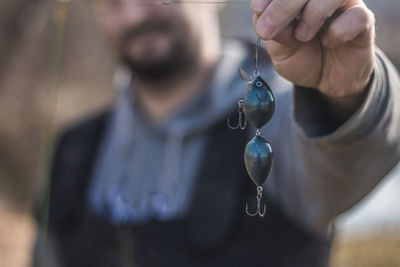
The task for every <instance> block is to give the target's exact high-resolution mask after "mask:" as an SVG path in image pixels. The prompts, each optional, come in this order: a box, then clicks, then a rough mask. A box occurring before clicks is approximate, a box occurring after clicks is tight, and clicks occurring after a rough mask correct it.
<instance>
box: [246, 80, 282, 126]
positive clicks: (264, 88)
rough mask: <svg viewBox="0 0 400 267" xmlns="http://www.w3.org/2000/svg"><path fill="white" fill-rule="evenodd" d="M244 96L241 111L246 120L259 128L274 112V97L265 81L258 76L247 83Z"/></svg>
mask: <svg viewBox="0 0 400 267" xmlns="http://www.w3.org/2000/svg"><path fill="white" fill-rule="evenodd" d="M248 87H249V90H248V91H247V92H246V94H245V96H244V105H243V112H244V115H245V116H246V119H247V121H248V122H250V123H251V124H252V125H253V126H254V127H256V128H257V129H260V128H261V127H262V126H264V125H265V124H266V123H267V122H269V121H270V120H271V118H272V115H274V112H275V99H274V96H273V94H272V91H271V89H270V88H269V86H268V85H267V83H266V82H265V81H264V80H263V79H262V78H261V77H260V76H257V77H255V79H254V81H253V82H252V83H251V84H249V85H248Z"/></svg>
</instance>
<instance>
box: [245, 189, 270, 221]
mask: <svg viewBox="0 0 400 267" xmlns="http://www.w3.org/2000/svg"><path fill="white" fill-rule="evenodd" d="M262 191H263V189H262V187H261V186H257V211H256V212H254V213H250V212H249V206H248V205H247V203H246V213H247V215H249V216H256V215H258V216H260V217H264V216H265V211H266V209H267V207H266V205H265V204H264V211H263V212H262V213H261V199H262Z"/></svg>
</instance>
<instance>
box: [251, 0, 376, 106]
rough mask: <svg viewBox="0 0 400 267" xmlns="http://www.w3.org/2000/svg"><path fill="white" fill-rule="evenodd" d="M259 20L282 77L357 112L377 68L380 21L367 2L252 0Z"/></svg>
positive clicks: (258, 29) (255, 21) (255, 19)
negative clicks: (375, 17) (376, 36)
mask: <svg viewBox="0 0 400 267" xmlns="http://www.w3.org/2000/svg"><path fill="white" fill-rule="evenodd" d="M251 7H252V10H253V12H254V16H253V24H254V26H255V28H256V33H257V35H258V36H259V37H260V38H261V39H263V40H266V48H267V50H268V52H269V54H270V56H271V59H272V62H273V64H274V66H275V68H276V70H277V71H278V73H279V74H280V75H282V76H283V77H285V78H286V79H288V80H290V81H291V82H293V83H294V84H296V85H299V86H303V87H309V88H315V89H318V90H319V91H320V92H322V93H323V94H324V95H325V96H326V97H327V99H329V102H330V103H331V104H334V105H336V107H337V108H344V109H346V110H348V111H349V112H351V110H353V111H354V109H356V108H358V106H359V105H360V103H361V101H362V98H363V95H364V91H365V88H366V87H367V84H368V81H369V79H370V77H371V74H372V72H373V66H374V39H375V27H374V24H375V19H374V15H373V13H372V12H371V11H370V10H369V9H368V8H367V7H366V6H365V4H364V3H363V1H361V0H252V2H251Z"/></svg>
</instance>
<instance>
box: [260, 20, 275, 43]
mask: <svg viewBox="0 0 400 267" xmlns="http://www.w3.org/2000/svg"><path fill="white" fill-rule="evenodd" d="M256 31H257V34H258V36H260V37H262V38H263V39H268V38H269V37H271V35H272V33H273V32H274V31H275V26H274V25H273V24H272V22H270V21H269V20H268V19H267V18H263V19H260V20H259V21H258V23H257V26H256Z"/></svg>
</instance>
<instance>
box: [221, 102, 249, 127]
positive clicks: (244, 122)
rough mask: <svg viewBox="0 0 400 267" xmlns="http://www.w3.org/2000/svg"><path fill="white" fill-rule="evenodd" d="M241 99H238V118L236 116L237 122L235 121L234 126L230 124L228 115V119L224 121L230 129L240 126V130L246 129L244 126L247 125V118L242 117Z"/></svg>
mask: <svg viewBox="0 0 400 267" xmlns="http://www.w3.org/2000/svg"><path fill="white" fill-rule="evenodd" d="M243 105H244V104H243V100H239V101H238V113H239V118H238V123H237V125H236V126H232V125H231V122H230V119H229V116H228V121H227V122H226V124H227V125H228V127H229V128H230V129H232V130H236V129H238V128H240V129H241V130H244V129H246V126H247V120H246V118H244V116H243V111H242V110H243Z"/></svg>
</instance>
